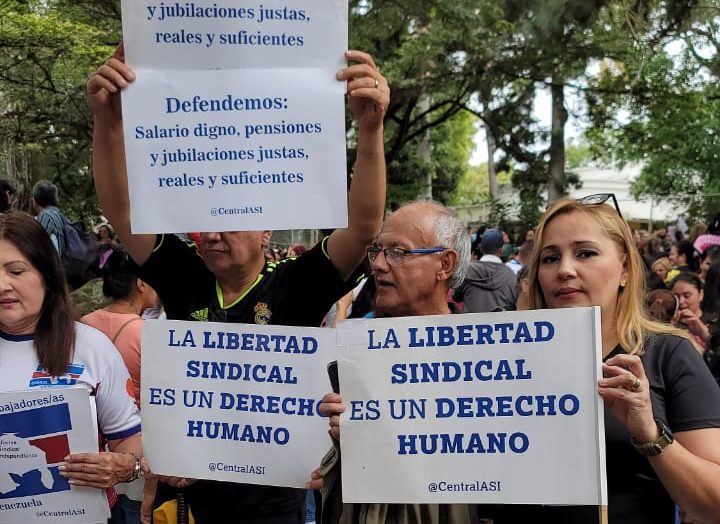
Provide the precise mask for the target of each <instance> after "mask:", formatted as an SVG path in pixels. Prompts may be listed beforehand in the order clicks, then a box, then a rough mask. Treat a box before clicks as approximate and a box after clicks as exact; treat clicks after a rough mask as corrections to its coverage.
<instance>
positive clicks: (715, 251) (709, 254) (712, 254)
mask: <svg viewBox="0 0 720 524" xmlns="http://www.w3.org/2000/svg"><path fill="white" fill-rule="evenodd" d="M718 260H720V246H718V245H711V246H708V247H707V249H705V251H703V253H702V255H701V256H700V270H699V272H698V275H699V276H700V278H701V279H702V281H703V282H705V279H706V277H707V271H708V269H710V265H712V264H713V263H715V262H717V261H718Z"/></svg>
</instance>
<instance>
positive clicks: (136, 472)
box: [123, 453, 142, 482]
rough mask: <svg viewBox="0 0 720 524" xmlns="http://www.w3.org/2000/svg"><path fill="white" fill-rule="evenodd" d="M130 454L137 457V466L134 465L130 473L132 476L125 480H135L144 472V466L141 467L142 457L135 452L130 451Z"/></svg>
mask: <svg viewBox="0 0 720 524" xmlns="http://www.w3.org/2000/svg"><path fill="white" fill-rule="evenodd" d="M128 455H132V457H133V458H134V459H135V466H134V467H133V472H132V473H131V474H130V477H129V478H128V479H127V480H123V482H134V481H136V480H137V479H139V478H140V475H141V474H142V468H141V467H140V457H138V456H137V455H136V454H135V453H128Z"/></svg>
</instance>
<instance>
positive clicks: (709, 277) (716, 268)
mask: <svg viewBox="0 0 720 524" xmlns="http://www.w3.org/2000/svg"><path fill="white" fill-rule="evenodd" d="M700 309H702V312H703V316H704V317H706V318H708V319H714V322H713V323H717V317H718V315H719V314H720V260H718V261H717V262H713V263H712V264H711V265H710V267H709V268H708V270H707V274H706V276H705V284H704V285H703V299H702V301H701V302H700Z"/></svg>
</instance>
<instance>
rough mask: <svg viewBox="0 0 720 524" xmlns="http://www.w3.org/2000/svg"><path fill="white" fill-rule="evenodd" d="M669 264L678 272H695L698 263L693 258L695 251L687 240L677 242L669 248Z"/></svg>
mask: <svg viewBox="0 0 720 524" xmlns="http://www.w3.org/2000/svg"><path fill="white" fill-rule="evenodd" d="M668 258H670V262H672V265H673V267H674V268H675V269H677V270H679V271H697V270H698V261H697V259H696V258H695V249H694V248H693V246H692V244H691V243H690V242H688V241H687V240H683V241H681V242H678V243H677V244H675V245H674V246H673V247H671V248H670V255H669V256H668Z"/></svg>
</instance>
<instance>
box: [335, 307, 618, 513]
mask: <svg viewBox="0 0 720 524" xmlns="http://www.w3.org/2000/svg"><path fill="white" fill-rule="evenodd" d="M338 340H339V344H340V345H341V346H342V349H341V358H340V359H339V372H340V390H341V392H342V394H343V399H344V402H345V404H346V405H347V411H346V412H345V413H344V414H343V415H342V417H341V420H340V427H341V431H340V439H341V440H340V443H341V450H342V486H343V500H344V501H345V502H380V503H463V502H467V503H506V504H577V505H606V504H607V502H606V500H607V494H606V486H605V440H604V421H603V411H602V409H600V400H599V396H598V394H597V380H598V379H599V377H600V376H601V343H600V313H599V308H578V309H556V310H538V311H522V312H503V313H491V314H468V315H447V316H444V315H443V316H428V317H406V318H393V319H376V320H355V321H347V322H344V323H342V324H340V325H339V326H338Z"/></svg>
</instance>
